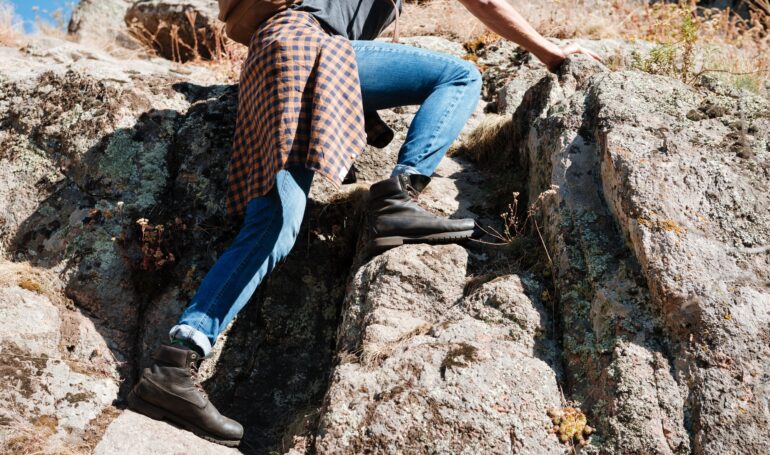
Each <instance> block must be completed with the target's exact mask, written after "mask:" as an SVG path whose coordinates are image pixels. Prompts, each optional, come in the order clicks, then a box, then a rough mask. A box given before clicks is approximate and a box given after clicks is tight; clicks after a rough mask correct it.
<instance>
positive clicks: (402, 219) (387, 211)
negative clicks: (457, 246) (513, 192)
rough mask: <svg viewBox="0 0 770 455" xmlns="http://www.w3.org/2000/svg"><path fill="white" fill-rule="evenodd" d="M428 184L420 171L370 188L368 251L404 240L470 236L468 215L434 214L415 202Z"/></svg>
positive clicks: (434, 240) (435, 240) (444, 240)
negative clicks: (461, 216)
mask: <svg viewBox="0 0 770 455" xmlns="http://www.w3.org/2000/svg"><path fill="white" fill-rule="evenodd" d="M428 183H430V177H427V176H425V175H419V174H412V175H404V174H402V175H398V176H395V177H391V178H389V179H387V180H383V181H381V182H377V183H375V184H374V185H372V186H371V188H370V189H369V216H370V217H371V218H370V220H369V229H370V237H369V251H370V253H372V254H377V253H381V252H383V251H385V250H388V249H390V248H394V247H397V246H399V245H403V244H404V243H447V242H452V241H456V240H462V239H467V238H470V237H471V235H473V228H474V226H475V223H474V221H473V220H472V219H470V218H465V219H457V220H454V219H449V218H442V217H439V216H436V215H434V214H432V213H430V212H429V211H427V210H425V209H423V208H422V207H420V206H419V205H418V204H417V197H418V196H419V195H420V193H421V192H422V191H423V189H425V187H426V186H428Z"/></svg>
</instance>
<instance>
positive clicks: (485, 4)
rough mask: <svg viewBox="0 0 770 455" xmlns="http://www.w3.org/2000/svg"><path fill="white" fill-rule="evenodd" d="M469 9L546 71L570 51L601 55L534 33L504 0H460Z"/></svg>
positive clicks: (591, 55)
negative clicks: (541, 63) (524, 50)
mask: <svg viewBox="0 0 770 455" xmlns="http://www.w3.org/2000/svg"><path fill="white" fill-rule="evenodd" d="M459 1H460V3H462V4H463V5H464V6H465V7H466V8H467V9H468V11H470V12H471V14H473V15H474V16H476V17H477V18H478V19H479V20H480V21H481V22H483V23H484V25H486V26H487V27H489V29H490V30H492V31H493V32H495V33H497V34H498V35H500V36H502V37H503V38H505V39H509V40H511V41H513V42H515V43H516V44H518V45H519V46H521V47H523V48H524V49H526V50H528V51H529V52H532V54H534V55H535V57H537V58H538V59H539V60H540V61H541V62H543V63H544V64H545V65H546V66H547V67H548V69H549V70H551V71H554V70H555V69H556V68H558V67H559V65H560V64H561V62H562V61H564V59H565V58H567V56H568V55H570V54H585V55H588V56H589V57H591V58H593V59H594V60H597V61H601V58H600V57H599V56H598V55H597V54H595V53H593V52H591V51H589V50H588V49H584V48H582V47H580V46H578V45H577V44H570V45H568V46H564V47H561V48H560V47H559V46H557V45H555V44H553V43H552V42H550V41H548V40H547V39H545V38H543V36H542V35H541V34H540V33H538V32H537V30H535V29H534V28H532V26H531V25H530V24H529V22H527V20H526V19H524V18H523V17H522V16H521V14H519V12H518V11H516V9H514V7H513V6H512V5H511V4H510V3H508V1H507V0H459Z"/></svg>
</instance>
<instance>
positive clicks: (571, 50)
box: [543, 44, 602, 72]
mask: <svg viewBox="0 0 770 455" xmlns="http://www.w3.org/2000/svg"><path fill="white" fill-rule="evenodd" d="M559 50H560V51H561V55H558V54H557V55H554V58H553V60H551V61H543V63H545V65H546V66H547V67H548V70H549V71H551V72H556V70H557V69H559V67H560V66H561V64H562V63H564V60H565V59H566V58H567V57H569V56H570V55H572V54H583V55H587V56H588V57H589V58H591V59H593V60H595V61H597V62H599V63H601V62H602V58H601V57H600V56H599V54H597V53H596V52H594V51H591V50H589V49H586V48H584V47H582V46H580V45H579V44H568V45H566V46H564V47H562V48H561V49H559Z"/></svg>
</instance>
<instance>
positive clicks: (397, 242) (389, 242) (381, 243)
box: [369, 229, 473, 254]
mask: <svg viewBox="0 0 770 455" xmlns="http://www.w3.org/2000/svg"><path fill="white" fill-rule="evenodd" d="M472 235H473V229H471V230H468V231H457V232H442V233H439V234H429V235H419V236H413V237H408V236H406V237H405V236H392V237H380V238H377V239H374V240H372V241H371V242H370V243H369V251H370V253H371V254H380V253H382V252H384V251H386V250H389V249H391V248H395V247H397V246H401V245H404V244H407V243H430V244H441V243H452V242H455V241H457V240H465V239H469V238H471V236H472Z"/></svg>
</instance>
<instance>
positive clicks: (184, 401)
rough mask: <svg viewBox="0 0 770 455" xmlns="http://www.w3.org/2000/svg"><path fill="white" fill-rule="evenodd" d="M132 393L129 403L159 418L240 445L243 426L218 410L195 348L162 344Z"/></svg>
mask: <svg viewBox="0 0 770 455" xmlns="http://www.w3.org/2000/svg"><path fill="white" fill-rule="evenodd" d="M152 357H153V359H154V360H155V362H154V363H153V365H152V366H151V367H150V368H145V369H144V372H143V373H142V377H141V378H140V379H139V382H137V384H136V385H135V386H134V389H133V390H132V391H131V393H129V395H128V406H129V408H131V409H133V410H134V411H136V412H139V413H142V414H144V415H146V416H148V417H152V418H153V419H157V420H168V421H170V422H172V423H175V424H177V425H179V426H181V427H182V428H185V429H187V430H189V431H192V432H193V433H195V434H197V435H198V436H200V437H202V438H204V439H207V440H209V441H212V442H216V443H218V444H222V445H226V446H230V447H236V446H237V445H238V444H239V443H240V441H241V437H242V436H243V427H242V426H241V424H239V423H238V422H236V421H235V420H232V419H228V418H227V417H225V416H223V415H222V414H220V413H219V411H217V409H216V408H215V407H214V405H213V404H211V402H210V401H209V399H208V396H207V395H206V392H204V391H203V387H201V386H200V384H198V383H197V374H198V366H199V365H200V362H201V358H200V355H198V353H197V352H195V351H193V350H191V349H180V348H177V347H174V346H167V345H166V346H161V347H159V348H158V350H157V351H155V353H154V354H153V356H152Z"/></svg>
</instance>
